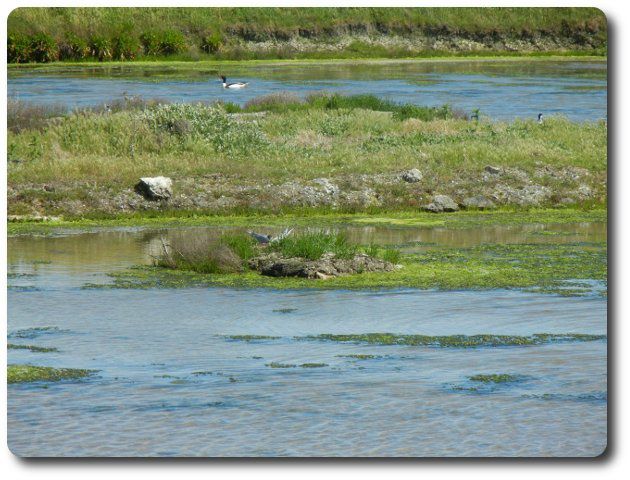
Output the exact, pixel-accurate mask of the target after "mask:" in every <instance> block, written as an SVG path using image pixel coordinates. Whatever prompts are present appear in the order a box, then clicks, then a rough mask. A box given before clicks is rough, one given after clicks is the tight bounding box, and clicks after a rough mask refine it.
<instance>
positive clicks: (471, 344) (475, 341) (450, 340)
mask: <svg viewBox="0 0 630 480" xmlns="http://www.w3.org/2000/svg"><path fill="white" fill-rule="evenodd" d="M297 338H298V339H302V340H327V341H332V342H348V343H367V344H375V345H413V346H428V347H450V348H476V347H505V346H517V345H543V344H547V343H562V342H589V341H595V340H603V339H606V338H607V337H606V335H589V334H573V333H567V334H551V333H544V334H534V335H529V336H519V335H489V334H483V335H446V336H432V335H396V334H393V333H363V334H353V335H334V334H321V335H311V336H307V337H297Z"/></svg>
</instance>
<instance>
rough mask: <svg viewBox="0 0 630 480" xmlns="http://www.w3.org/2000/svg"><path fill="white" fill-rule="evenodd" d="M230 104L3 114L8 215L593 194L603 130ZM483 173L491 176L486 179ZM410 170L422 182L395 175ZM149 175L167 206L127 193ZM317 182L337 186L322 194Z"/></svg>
mask: <svg viewBox="0 0 630 480" xmlns="http://www.w3.org/2000/svg"><path fill="white" fill-rule="evenodd" d="M289 100H291V99H289ZM261 108H267V110H265V111H263V112H258V110H260V109H261ZM230 109H234V110H241V109H240V107H235V106H233V105H225V106H221V105H202V104H198V105H181V104H173V105H155V104H152V103H150V102H147V103H140V104H138V103H133V104H132V105H129V106H126V105H122V106H121V107H120V109H119V110H117V111H113V112H112V113H108V112H103V111H85V112H75V113H71V114H68V115H65V116H60V117H59V116H58V117H57V118H55V119H52V120H50V121H39V120H37V118H39V117H37V115H40V113H39V112H35V113H33V115H34V116H35V117H34V118H33V117H29V116H28V115H25V114H24V112H21V113H20V115H19V116H18V117H12V116H11V113H10V115H9V128H10V130H11V131H10V132H9V135H8V184H9V195H8V205H9V213H10V214H25V213H26V214H28V213H32V212H38V213H40V214H46V215H59V214H61V215H65V216H82V217H84V216H89V215H101V216H102V215H104V214H105V215H116V214H119V213H129V212H130V211H133V210H142V211H143V215H145V216H146V215H149V214H150V213H149V211H155V212H161V211H164V210H169V209H173V210H183V211H186V210H194V211H196V212H197V213H215V214H216V213H219V212H220V213H222V214H225V213H226V212H230V213H240V214H242V213H247V212H249V213H257V214H259V213H288V212H291V211H295V210H296V209H300V208H304V207H306V206H310V207H327V208H328V210H329V211H330V210H331V209H334V210H336V211H340V210H341V211H348V212H352V211H368V210H369V211H374V210H376V211H378V208H379V207H380V208H383V209H384V210H390V211H391V210H400V209H405V208H407V209H409V208H417V207H420V206H421V205H423V204H426V203H428V202H429V200H430V196H431V195H432V194H433V193H440V194H451V195H453V194H455V195H460V197H461V199H463V198H464V197H465V196H468V195H470V196H474V195H478V194H479V193H483V194H484V195H486V196H488V195H490V196H492V195H494V196H496V197H497V198H498V199H499V200H498V201H499V202H503V203H507V204H511V203H514V202H516V201H517V200H518V195H519V192H521V191H524V192H528V191H531V192H534V193H536V192H538V193H540V194H541V195H542V197H540V198H541V199H540V200H536V202H537V203H538V205H539V206H542V205H566V204H567V202H568V203H569V204H571V203H579V204H586V205H592V204H594V203H595V204H598V203H602V202H605V199H606V183H605V182H606V171H607V127H606V125H605V124H604V123H603V122H593V123H588V122H585V123H576V122H570V121H568V120H566V119H563V118H549V119H548V120H547V121H546V122H545V124H544V125H538V124H537V123H536V122H535V120H534V119H530V120H525V121H522V120H518V121H514V122H509V123H506V122H487V121H484V120H483V117H482V120H480V121H479V122H476V121H469V120H466V119H463V118H461V117H462V116H460V115H457V114H456V112H452V111H451V110H450V109H449V108H448V107H444V108H439V109H433V108H424V107H418V106H413V105H398V104H395V103H393V102H386V101H382V100H379V99H377V98H375V97H371V96H358V97H352V96H351V97H341V96H338V95H328V96H321V95H320V96H315V97H312V98H310V99H307V100H306V101H298V102H293V101H292V100H291V101H286V102H283V101H280V100H278V99H274V100H273V101H269V100H265V99H263V100H261V101H260V102H258V103H255V104H252V105H250V106H247V107H245V109H244V110H245V111H244V112H243V111H238V113H233V114H230V113H228V110H230ZM254 110H256V111H254ZM487 165H496V166H498V167H500V168H501V169H502V172H504V173H502V174H501V175H495V176H492V177H489V176H488V175H486V174H485V173H484V168H485V167H486V166H487ZM411 168H417V169H419V170H420V171H421V172H422V174H423V179H422V181H421V182H419V183H406V182H403V181H402V180H401V179H400V173H401V172H402V171H404V170H407V169H411ZM151 175H165V176H169V177H171V178H172V179H173V181H174V197H173V198H172V199H171V201H170V202H168V203H167V204H160V203H151V202H140V201H139V198H138V196H137V195H136V194H135V193H134V192H133V189H132V187H133V185H134V184H135V183H136V182H137V181H138V178H139V177H143V176H151ZM322 177H328V178H329V179H330V180H331V182H332V183H334V185H335V186H336V187H337V188H336V189H335V188H333V189H332V190H326V188H325V185H324V186H322V185H323V184H322V180H321V178H322ZM318 179H319V180H318ZM315 181H318V182H320V183H319V184H318V183H316V182H315ZM313 182H315V183H313ZM481 189H483V191H482V190H481ZM486 190H487V191H486ZM538 193H537V194H538ZM515 199H516V200H515ZM456 200H458V201H459V200H460V198H457V197H456Z"/></svg>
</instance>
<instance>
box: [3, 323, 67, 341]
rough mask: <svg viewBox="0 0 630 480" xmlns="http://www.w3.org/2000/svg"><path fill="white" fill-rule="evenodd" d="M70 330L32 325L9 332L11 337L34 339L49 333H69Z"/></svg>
mask: <svg viewBox="0 0 630 480" xmlns="http://www.w3.org/2000/svg"><path fill="white" fill-rule="evenodd" d="M68 331H69V330H62V329H60V328H59V327H52V326H50V327H31V328H24V329H21V330H16V331H15V332H13V333H10V334H9V338H24V339H33V338H37V337H39V336H41V335H49V334H57V333H67V332H68Z"/></svg>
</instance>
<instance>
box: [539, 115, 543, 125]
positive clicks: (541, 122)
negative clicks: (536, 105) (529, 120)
mask: <svg viewBox="0 0 630 480" xmlns="http://www.w3.org/2000/svg"><path fill="white" fill-rule="evenodd" d="M542 124H543V116H542V113H539V114H538V125H542Z"/></svg>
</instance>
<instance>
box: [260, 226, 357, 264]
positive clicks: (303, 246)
mask: <svg viewBox="0 0 630 480" xmlns="http://www.w3.org/2000/svg"><path fill="white" fill-rule="evenodd" d="M270 248H271V249H272V250H275V251H277V252H279V253H281V254H282V255H283V256H285V257H289V258H291V257H300V258H304V259H307V260H318V259H319V258H321V256H322V255H323V254H324V253H334V254H335V256H336V257H337V258H352V257H353V256H354V255H355V254H356V253H357V251H358V247H357V245H354V244H352V243H350V242H349V241H348V238H347V237H346V235H344V234H343V233H327V232H320V231H315V232H305V233H302V234H300V235H289V236H288V237H286V238H283V239H282V240H280V241H278V242H275V243H272V244H271V245H270Z"/></svg>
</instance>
